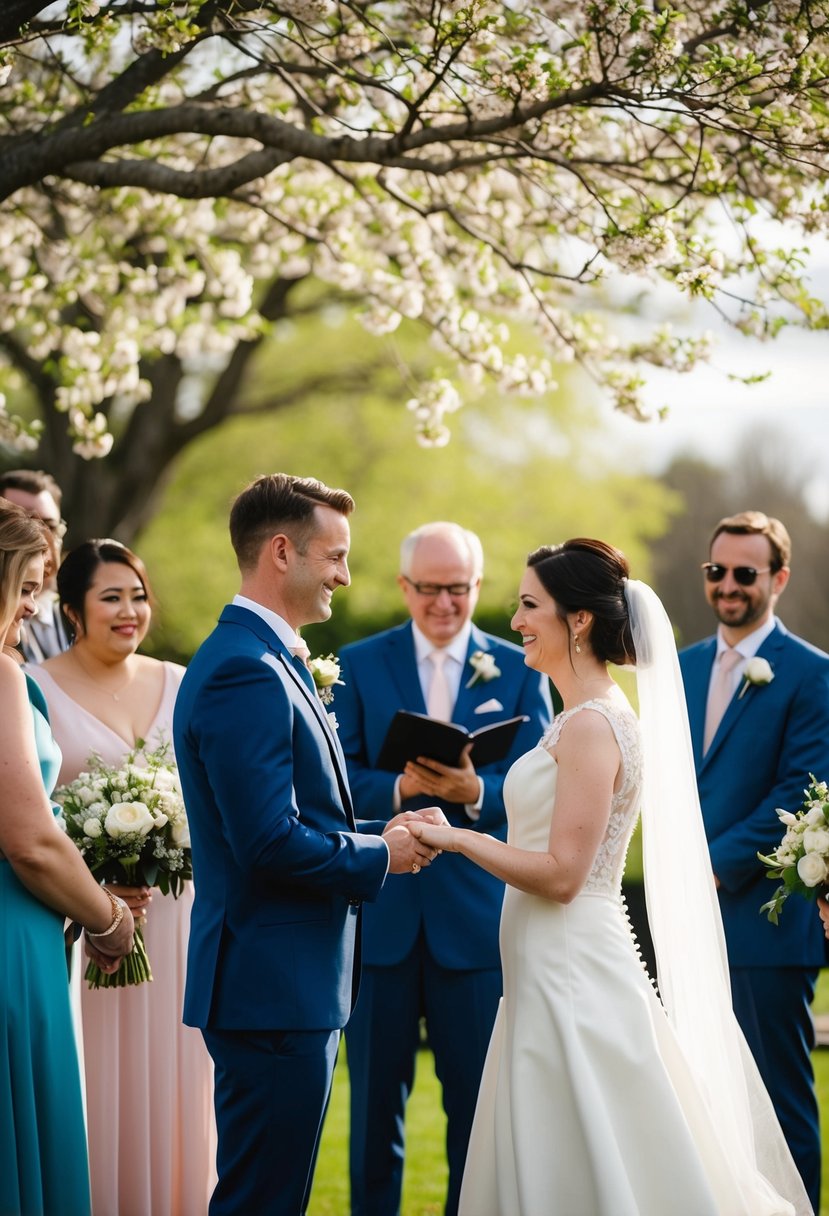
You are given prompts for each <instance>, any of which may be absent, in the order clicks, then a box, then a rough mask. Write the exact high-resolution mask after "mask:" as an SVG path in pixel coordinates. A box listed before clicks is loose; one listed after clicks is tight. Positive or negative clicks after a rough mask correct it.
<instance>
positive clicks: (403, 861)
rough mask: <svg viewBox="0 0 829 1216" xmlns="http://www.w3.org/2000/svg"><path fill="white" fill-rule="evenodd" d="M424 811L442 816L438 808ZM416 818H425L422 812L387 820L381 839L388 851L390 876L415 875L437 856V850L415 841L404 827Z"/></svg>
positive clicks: (404, 814) (403, 814)
mask: <svg viewBox="0 0 829 1216" xmlns="http://www.w3.org/2000/svg"><path fill="white" fill-rule="evenodd" d="M426 809H427V810H428V811H437V813H438V814H440V815H442V814H443V812H442V811H441V810H440V808H439V807H428V808H426ZM418 818H420V819H423V818H425V816H424V815H423V814H422V812H420V813H419V812H416V811H404V812H403V813H402V814H400V815H395V817H394V818H393V819H391V820H389V823H388V825H387V826H386V830H385V831H384V832H383V839H384V840H385V842H386V844H387V845H388V849H389V873H390V874H417V873H418V872H419V871H420V870H422V869H423V867H424V866H428V865H430V864H431V862H432V860H433V859H434V858H435V857H436V856H437V849H433V848H432V847H431V846H430V845H427V844H426V843H425V842H423V841H420V840H416V839H415V837H414V836H413V835H412V833H411V832H410V831H409V829H408V827H407V826H406V824H407V822H409V821H410V820H416V819H418Z"/></svg>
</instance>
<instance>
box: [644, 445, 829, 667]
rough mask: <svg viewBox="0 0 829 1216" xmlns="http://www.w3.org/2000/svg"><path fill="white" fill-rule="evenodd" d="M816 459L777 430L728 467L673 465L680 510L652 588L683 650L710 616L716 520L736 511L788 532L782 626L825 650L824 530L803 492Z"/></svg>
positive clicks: (828, 595)
mask: <svg viewBox="0 0 829 1216" xmlns="http://www.w3.org/2000/svg"><path fill="white" fill-rule="evenodd" d="M814 468H815V466H814V459H813V457H812V456H811V455H810V454H808V453H805V452H800V451H797V450H796V449H795V447H794V445H793V444H792V443H791V442H790V441H789V440H788V439H787V437H786V435H785V434H784V433H782V432H780V431H778V430H776V429H771V428H770V429H765V430H759V431H756V432H755V433H753V434H749V435H747V436H746V437H745V439H744V440H743V442H742V444H741V446H740V448H739V449H738V451H737V452H736V453H735V455H734V457H733V458H732V459H731V460H730V461H729V464H728V467H727V468H726V469H723V468H721V467H718V466H716V465H713V464H710V463H707V462H706V461H704V460H701V459H695V458H681V459H678V460H675V461H673V463H672V464H671V465H670V467H669V468H668V469H667V471H666V472H665V474H664V476H663V477H662V481H663V483H664V484H665V485H666V486H667V487H670V489H671V490H673V491H675V493H676V494H677V496H678V499H679V501H680V502H681V503H682V505H681V506H680V507H679V509H678V510H677V511H676V512H675V513H674V515H673V516H672V518H671V520H670V526H669V527H668V528H667V530H666V532H665V534H664V535H663V536H661V537H659V538H658V539H657V540H656V541H655V543H654V544H653V546H652V553H651V556H652V570H653V577H654V585H655V586H656V588H657V590H658V591H659V594H660V596H661V597H662V600H663V602H664V604H665V607H666V609H667V611H668V615H669V616H670V618H671V620H672V621H673V623H674V626H675V628H676V630H677V636H678V640H679V642H680V644H683V645H687V644H688V643H690V642H695V641H697V640H698V639H699V638H702V637H706V636H707V635H708V634H710V633H711V632H712V630H713V626H714V617H713V615H712V613H711V610H710V608H709V607H708V605H707V604H706V602H705V597H704V595H703V590H702V574H701V572H700V563H701V562H703V561H705V560H706V558H707V557H708V541H709V538H710V536H711V533H712V531H713V530H714V527H715V525H716V523H717V521H718V520H720V519H722V518H723V517H724V516H726V515H734V514H736V513H737V512H738V511H745V510H757V511H765V513H766V514H767V515H774V516H776V517H777V518H778V519H781V520H782V521H783V523H784V524H785V525H786V528H787V529H788V531H789V534H790V535H791V538H792V576H791V579H790V580H789V585H788V587H787V588H786V592H785V594H784V596H783V597H782V599H781V601H780V608H779V614H780V617H781V619H782V620H783V621H784V622H785V624H786V626H787V627H788V628H789V629H791V630H793V631H794V632H795V633H798V634H800V635H801V637H804V638H806V639H807V640H808V641H810V642H812V643H813V644H814V645H815V646H819V647H821V649H823V650H829V617H827V612H826V605H827V603H829V566H827V563H826V523H825V522H822V521H820V520H818V519H816V518H815V516H814V514H813V513H812V511H811V510H810V508H809V502H808V497H807V490H808V487H809V484H810V482H811V481H812V478H813V475H814Z"/></svg>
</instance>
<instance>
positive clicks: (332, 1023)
mask: <svg viewBox="0 0 829 1216" xmlns="http://www.w3.org/2000/svg"><path fill="white" fill-rule="evenodd" d="M353 507H354V501H353V499H352V498H351V495H350V494H347V493H346V491H345V490H337V489H332V488H331V487H330V486H326V485H323V483H322V482H320V481H317V480H316V479H315V478H311V477H293V476H291V475H290V474H287V473H273V474H270V475H267V476H262V477H258V478H257V479H256V480H255V481H253V482H252V483H251V484H250V485H249V486H247V488H246V489H244V490H243V491H242V493H241V494H240V495H239V496H238V497H237V499H236V501H235V502H234V504H233V507H232V508H231V512H230V539H231V542H232V544H233V549H234V551H235V553H236V559H237V562H238V565H239V572H240V575H241V587H240V591H239V594H238V595H236V596H235V597H234V599H233V602H232V603H231V604H228V605H227V606H226V607H225V608H224V610H223V611H222V615H221V617H220V618H219V623H218V625H217V626H216V628H215V630H214V631H213V633H211V635H210V636H209V637H208V638H207V639H206V641H204V642H203V643H202V645H201V646H200V647H199V650H198V651H197V652H196V654H195V656H194V658H193V661H192V663H191V664H190V666H189V667H188V669H187V674H186V675H185V677H184V680H183V682H182V685H181V691H180V693H179V696H178V700H177V702H176V713H175V739H176V753H177V755H178V761H179V765H180V768H181V777H182V787H183V791H184V799H185V803H186V805H187V813H188V815H189V817H190V827H191V834H192V839H193V872H194V875H195V880H196V883H197V886H198V897H197V899H196V906H195V909H194V912H193V923H192V930H191V934H190V950H189V960H188V969H187V991H186V994H185V1002H184V1016H185V1018H186V1020H187V1023H188V1025H194V1026H198V1027H200V1028H201V1031H202V1034H203V1036H204V1039H205V1042H206V1043H207V1046H208V1048H209V1050H210V1054H211V1056H212V1057H213V1060H214V1062H215V1065H216V1117H217V1123H218V1131H219V1146H218V1163H219V1179H218V1183H217V1185H216V1190H215V1192H214V1193H213V1195H212V1196H211V1200H210V1214H211V1216H248V1214H250V1216H260V1214H262V1216H264V1214H265V1213H267V1216H299V1213H301V1212H305V1211H306V1209H307V1204H308V1196H309V1193H310V1189H311V1183H312V1179H313V1173H314V1163H315V1160H316V1155H317V1146H318V1143H319V1136H320V1132H321V1129H322V1121H323V1117H324V1115H325V1108H326V1105H327V1102H328V1095H329V1093H330V1089H331V1078H332V1075H333V1071H334V1062H335V1059H336V1055H337V1047H338V1044H339V1038H340V1030H341V1028H342V1026H343V1024H344V1023H345V1021H346V1019H347V1018H348V1015H349V1012H350V1010H351V1008H352V1007H353V1004H354V999H355V997H356V993H357V988H358V985H359V980H360V918H361V914H362V905H363V901H364V900H371V899H374V898H375V897H376V895H377V892H378V891H379V889H380V888H381V887H382V886H383V885H384V883H385V882H386V881H387V880H388V881H397V882H400V881H402V879H390V878H389V875H390V874H408V873H409V872H411V873H415V874H418V873H419V872H420V869H421V866H426V865H428V864H429V863H430V861H431V860H432V858H433V857H434V855H435V851H434V849H430V848H424V847H421V846H417V847H414V846H415V840H414V837H413V836H412V835H411V833H410V832H409V830H408V828H407V826H406V825H407V823H408V822H409V821H410V820H414V819H416V818H417V816H415V815H406V816H399V817H398V818H397V819H396V820H395V821H392V822H391V823H389V824H376V825H374V824H361V825H359V826H358V824H357V823H356V821H355V818H354V811H353V807H352V803H351V795H350V793H349V789H348V781H347V779H346V773H345V760H344V759H343V755H342V751H341V749H340V747H339V744H338V742H337V733H336V730H335V729H334V725H333V723H332V721H331V719H330V718H329V716H328V713H327V712H326V710H325V708H324V706H323V704H322V702H321V700H320V698H319V696H318V695H317V690H316V687H315V684H314V680H313V677H312V675H311V672H310V671H309V669H308V666H307V663H306V659H307V657H308V650H307V647H306V646H305V643H304V642H303V641H302V638H301V637H300V636H299V634H298V632H297V631H298V630H299V629H300V628H301V627H302V626H304V625H309V624H311V623H313V622H315V621H325V620H328V618H329V617H330V616H331V600H332V597H333V595H334V593H335V592H336V591H337V589H338V588H340V587H347V586H348V584H349V583H350V581H351V577H350V575H349V571H348V550H349V546H350V539H351V533H350V529H349V526H348V516H349V514H350V513H351V511H352V509H353ZM428 813H430V812H423V814H428ZM431 813H432V814H433V815H434V816H436V817H437V818H438V819H442V818H443V816H442V815H441V813H440V811H439V810H438V809H437V808H432V812H431ZM202 878H203V879H204V881H202Z"/></svg>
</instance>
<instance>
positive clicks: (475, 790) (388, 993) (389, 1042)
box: [334, 522, 551, 1216]
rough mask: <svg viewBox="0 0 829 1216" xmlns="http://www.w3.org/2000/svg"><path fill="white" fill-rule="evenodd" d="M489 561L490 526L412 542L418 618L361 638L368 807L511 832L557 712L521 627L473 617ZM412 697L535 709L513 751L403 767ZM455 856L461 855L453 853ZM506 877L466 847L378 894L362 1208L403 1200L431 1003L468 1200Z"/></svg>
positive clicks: (366, 953)
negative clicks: (401, 748)
mask: <svg viewBox="0 0 829 1216" xmlns="http://www.w3.org/2000/svg"><path fill="white" fill-rule="evenodd" d="M482 575H483V552H482V548H481V542H480V540H479V539H478V537H477V536H476V535H475V534H474V533H472V532H469V531H467V530H466V529H465V528H462V527H460V526H459V525H458V524H456V523H446V522H438V523H430V524H426V525H424V526H423V527H421V528H418V529H417V530H416V531H415V532H412V533H411V534H410V535H409V536H407V537H406V538H405V539H404V541H403V543H402V546H401V552H400V573H399V575H398V579H397V581H398V584H399V586H400V590H401V592H402V594H403V599H404V602H405V605H406V608H407V609H408V613H409V618H410V619H409V620H408V621H407V622H406V624H404V625H401V626H399V627H398V628H396V629H392V630H389V631H387V632H385V633H380V634H377V635H376V636H374V637H371V638H366V639H365V640H364V641H361V642H357V643H355V644H353V645H350V646H345V647H344V648H343V650H342V652H341V654H340V661H341V678H342V680H343V685H342V687H337V688H336V693H335V701H334V706H335V710H336V714H337V721H338V723H339V732H338V734H339V737H340V740H341V742H342V745H343V749H344V751H345V755H346V760H347V763H348V776H349V781H350V783H351V788H352V791H353V794H354V805H355V808H356V811H357V814H358V816H361V817H364V818H372V819H374V818H382V819H389V818H391V816H392V815H394V814H395V813H396V812H397V811H398V810H400V809H401V807H402V808H403V809H405V810H408V809H414V808H416V807H419V806H422V805H424V804H425V803H427V802H430V803H437V804H438V805H439V806H440V807H441V808H442V809H443V811H444V813H445V814H446V815H447V816H448V818H449V820H450V822H451V823H454V824H457V825H463V826H465V827H469V828H470V829H472V830H474V831H479V832H493V833H495V834H496V835H499V836H503V835H504V834H505V832H506V820H505V817H504V802H503V797H502V787H503V783H504V774H505V773H506V771H507V769H508V767H509V765H510V763H511V761H512V760H513V759H515V758H516V757H517V756H518V755H520V754H521V752H522V751H524V750H526V748H527V747H528V746H529V744H530V741H531V740H533V739H535V738H536V737H537V736H538V734H539V733H540V732H541V731H542V730H543V729H544V727H545V726H547V725H548V723H549V721H550V716H551V708H550V697H549V691H548V686H547V679H546V677H543V676H539V675H538V674H536V673H534V672H531V671H528V670H527V669H526V668H525V666H524V661H523V655H522V654H521V651H520V650H519V648H518V647H517V646H515V645H514V644H513V643H512V642H505V641H502V640H501V639H500V638H497V637H493V636H492V635H490V634H486V633H483V632H482V631H481V630H480V629H478V628H477V627H476V626H475V625H473V623H472V614H473V612H474V610H475V606H476V604H477V602H478V593H479V591H480V587H481V578H482ZM398 709H406V710H413V711H414V712H416V713H425V712H428V713H429V714H431V716H432V717H437V718H446V719H451V721H453V722H457V723H460V724H461V725H462V726H465V727H467V728H468V729H470V730H473V729H475V728H477V727H481V726H486V725H489V724H492V723H495V722H499V721H501V720H503V719H505V718H512V717H515V716H516V715H518V714H525V715H526V717H527V721H526V722H525V723H524V725H523V726H522V727H521V728H520V730H519V732H518V734H517V736H516V739H515V742H514V744H513V748H512V752H511V754H510V756H509V757H508V758H507V759H506V760H505V761H503V762H501V763H498V764H490V765H487V766H486V767H485V768H482V769H481V770H480V772H478V771H477V770H476V769H475V766H474V764H473V762H472V760H471V759H470V758H469V756H468V755H466V756H465V757H464V759H463V760H462V762H461V764H460V765H459V766H458V767H457V768H450V767H447V766H445V765H442V764H438V763H437V762H435V761H430V760H426V759H424V760H423V761H422V762H421V763H411V764H409V765H408V766H407V767H406V770H405V771H404V772H403V773H397V774H395V773H389V772H384V771H382V770H380V769H379V768H378V767H377V758H378V755H379V752H380V749H381V747H382V744H383V740H384V738H385V735H386V731H387V730H388V727H389V724H390V723H391V720H392V718H393V717H394V715H395V713H396V711H397V710H398ZM445 863H446V864H445ZM503 895H504V886H503V883H502V882H501V880H500V879H498V878H497V877H495V876H493V875H489V874H486V873H484V872H483V871H482V870H480V869H478V868H477V867H476V866H473V865H472V864H471V863H470V862H468V861H467V860H466V859H464V858H462V857H452V858H448V859H441V863H440V865H436V866H432V867H431V868H430V869H429V871H428V872H426V873H423V874H421V875H419V877H418V878H417V881H413V880H412V879H408V878H407V879H404V880H401V881H400V882H397V883H387V884H386V886H385V887H384V888H383V890H382V891H381V892H380V895H379V897H378V898H377V900H376V901H375V902H374V903H373V904H372V905H370V906H367V907H366V909H365V919H364V937H363V982H362V986H361V989H360V997H359V1000H358V1001H357V1005H356V1008H355V1010H354V1013H353V1014H352V1017H351V1020H350V1021H349V1023H348V1025H347V1027H346V1043H347V1047H348V1064H349V1076H350V1081H351V1142H350V1145H351V1147H350V1165H351V1211H352V1216H394V1214H395V1213H397V1212H398V1211H399V1209H400V1198H401V1187H402V1180H403V1163H404V1150H405V1144H404V1118H405V1110H406V1102H407V1100H408V1097H409V1094H410V1092H411V1089H412V1085H413V1082H414V1071H415V1053H416V1050H417V1047H418V1043H419V1027H420V1020H421V1018H422V1017H425V1019H426V1026H427V1029H428V1035H429V1044H430V1046H431V1048H432V1050H433V1052H434V1057H435V1068H436V1071H437V1075H438V1077H439V1079H440V1082H441V1085H442V1086H443V1104H444V1109H445V1110H446V1115H447V1139H446V1148H447V1156H448V1159H449V1186H448V1194H447V1198H446V1212H447V1214H449V1216H452V1213H454V1212H455V1211H456V1208H457V1202H458V1191H459V1189H460V1182H461V1176H462V1174H463V1163H464V1159H465V1157H466V1146H467V1142H468V1139H469V1129H470V1128H471V1126H472V1115H473V1112H474V1110H475V1099H476V1097H477V1095H478V1085H479V1083H480V1079H481V1070H482V1069H483V1065H484V1056H485V1054H486V1047H487V1043H488V1042H489V1035H490V1032H491V1030H492V1023H493V1021H494V1019H495V1011H496V1009H497V1007H498V998H499V996H500V995H501V969H500V962H499V957H498V919H499V916H500V913H501V901H502V899H503Z"/></svg>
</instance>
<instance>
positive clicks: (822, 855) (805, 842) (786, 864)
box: [757, 773, 829, 925]
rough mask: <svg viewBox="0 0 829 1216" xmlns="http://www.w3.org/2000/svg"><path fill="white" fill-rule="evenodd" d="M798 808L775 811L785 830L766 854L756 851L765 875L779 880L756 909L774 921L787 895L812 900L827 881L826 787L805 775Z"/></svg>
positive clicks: (828, 792)
mask: <svg viewBox="0 0 829 1216" xmlns="http://www.w3.org/2000/svg"><path fill="white" fill-rule="evenodd" d="M803 794H804V797H803V802H802V804H801V806H800V808H799V809H798V810H797V811H795V812H794V813H792V812H791V811H783V810H779V809H778V811H777V815H778V818H779V819H780V822H781V823H782V824H784V826H785V828H786V833H785V835H784V837H783V839H782V840H781V842H780V844H779V845H778V846H777V848H776V849H775V850H774V852H773V853H772V854H771V855H770V856H768V857H767V856H765V855H764V854H763V853H758V854H757V856H758V857H759V858H760V861H762V862H763V864H764V865H766V866H767V867H768V869H767V870H766V877H767V878H776V879H778V880H780V879H782V882H781V884H780V886H779V887H778V888H777V890H776V891H775V892H774V895H773V896H772V898H771V899H770V900H769V901H768V903H765V904H763V906H762V908H761V909H760V911H761V912H765V913H767V915H768V918H769V920H770V921H771V922H772V923H773V924H775V925H776V924H777V923H778V921H779V917H780V911H781V909H782V907H783V904H784V903H785V902H786V900H787V899H788V898H789V896H790V895H792V894H796V895H803V896H804V897H805V898H806V899H810V900H815V899H817V897H818V895H820V893H821V891H822V890H823V889H824V888H825V886H826V884H827V881H829V788H828V787H827V785H826V782H825V781H817V780H816V778H815V777H814V776H813V774H812V773H810V774H809V785H808V787H807V788H806V789H805V790H804V791H803Z"/></svg>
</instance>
